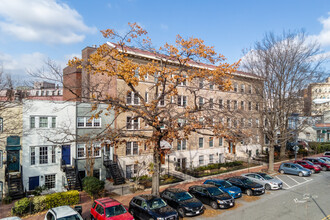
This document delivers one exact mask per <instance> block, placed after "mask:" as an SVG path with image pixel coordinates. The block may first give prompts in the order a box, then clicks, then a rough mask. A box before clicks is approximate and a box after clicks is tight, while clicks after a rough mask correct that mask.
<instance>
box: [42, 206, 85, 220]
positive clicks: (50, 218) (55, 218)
mask: <svg viewBox="0 0 330 220" xmlns="http://www.w3.org/2000/svg"><path fill="white" fill-rule="evenodd" d="M45 220H83V218H82V217H81V216H80V214H79V213H78V212H77V211H76V210H74V209H73V208H71V207H70V206H67V205H66V206H59V207H55V208H51V209H49V210H48V212H47V214H46V215H45Z"/></svg>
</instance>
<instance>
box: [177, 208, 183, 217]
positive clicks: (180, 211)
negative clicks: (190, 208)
mask: <svg viewBox="0 0 330 220" xmlns="http://www.w3.org/2000/svg"><path fill="white" fill-rule="evenodd" d="M178 213H179V215H180V217H181V218H184V216H185V213H184V210H183V208H178Z"/></svg>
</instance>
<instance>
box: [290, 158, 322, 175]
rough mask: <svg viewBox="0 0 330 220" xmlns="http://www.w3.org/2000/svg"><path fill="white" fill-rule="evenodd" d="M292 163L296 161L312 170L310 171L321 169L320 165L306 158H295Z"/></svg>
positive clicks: (314, 171)
mask: <svg viewBox="0 0 330 220" xmlns="http://www.w3.org/2000/svg"><path fill="white" fill-rule="evenodd" d="M293 163H297V164H299V165H301V166H302V167H304V168H307V169H310V170H311V171H312V173H319V172H321V170H322V167H320V166H319V165H315V164H313V163H312V162H310V161H308V160H296V161H293Z"/></svg>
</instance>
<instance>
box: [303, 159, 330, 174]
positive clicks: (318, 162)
mask: <svg viewBox="0 0 330 220" xmlns="http://www.w3.org/2000/svg"><path fill="white" fill-rule="evenodd" d="M303 160H308V161H310V162H312V163H313V164H316V165H320V166H321V167H322V170H323V171H326V170H330V164H327V163H326V162H325V161H324V160H322V159H318V158H314V157H306V158H303Z"/></svg>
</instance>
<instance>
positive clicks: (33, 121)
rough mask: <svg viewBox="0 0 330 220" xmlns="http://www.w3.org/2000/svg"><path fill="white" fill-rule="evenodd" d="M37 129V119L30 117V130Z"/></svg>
mask: <svg viewBox="0 0 330 220" xmlns="http://www.w3.org/2000/svg"><path fill="white" fill-rule="evenodd" d="M35 127H36V117H33V116H32V117H30V128H35Z"/></svg>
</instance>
